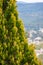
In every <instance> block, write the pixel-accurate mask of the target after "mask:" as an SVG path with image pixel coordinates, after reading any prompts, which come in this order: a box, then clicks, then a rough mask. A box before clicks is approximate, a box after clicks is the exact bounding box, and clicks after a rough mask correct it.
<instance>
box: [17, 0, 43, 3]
mask: <svg viewBox="0 0 43 65" xmlns="http://www.w3.org/2000/svg"><path fill="white" fill-rule="evenodd" d="M17 1H23V2H29V3H32V2H43V0H17Z"/></svg>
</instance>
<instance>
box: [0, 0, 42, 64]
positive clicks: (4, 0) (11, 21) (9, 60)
mask: <svg viewBox="0 0 43 65" xmlns="http://www.w3.org/2000/svg"><path fill="white" fill-rule="evenodd" d="M0 65H41V63H40V62H39V61H38V59H37V57H36V54H35V52H34V45H28V41H27V38H26V36H25V31H24V25H23V22H22V21H21V20H20V19H19V18H18V12H17V6H16V0H0Z"/></svg>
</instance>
